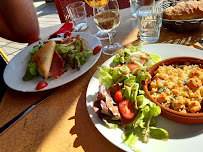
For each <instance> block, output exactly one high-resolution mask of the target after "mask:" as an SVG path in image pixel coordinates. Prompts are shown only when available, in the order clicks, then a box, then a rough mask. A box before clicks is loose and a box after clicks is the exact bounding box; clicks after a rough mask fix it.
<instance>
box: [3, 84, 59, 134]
mask: <svg viewBox="0 0 203 152" xmlns="http://www.w3.org/2000/svg"><path fill="white" fill-rule="evenodd" d="M59 88H61V87H58V88H55V89H53V90H52V91H51V93H49V94H48V95H47V94H46V95H45V96H43V97H42V98H40V99H39V100H38V101H37V102H35V103H34V104H32V105H31V106H30V107H28V108H27V109H25V110H24V111H23V112H21V113H20V114H19V115H17V116H16V117H15V118H13V119H11V120H10V121H9V122H7V123H6V124H5V125H4V126H2V127H1V128H0V135H1V134H3V132H4V131H5V130H6V129H8V128H9V127H10V126H12V125H13V124H14V123H15V122H17V121H18V120H19V119H20V118H22V117H23V116H24V115H26V114H27V113H28V112H30V111H31V110H32V109H33V108H35V107H36V106H38V105H39V104H40V103H42V102H43V101H45V100H46V99H48V98H49V97H50V96H52V95H53V94H54V93H55V92H56V91H57V90H58V89H59Z"/></svg>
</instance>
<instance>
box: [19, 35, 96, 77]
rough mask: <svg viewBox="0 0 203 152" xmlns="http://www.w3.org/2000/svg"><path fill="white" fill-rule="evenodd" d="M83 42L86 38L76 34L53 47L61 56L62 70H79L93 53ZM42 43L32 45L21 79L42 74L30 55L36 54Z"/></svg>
mask: <svg viewBox="0 0 203 152" xmlns="http://www.w3.org/2000/svg"><path fill="white" fill-rule="evenodd" d="M85 42H86V40H84V39H83V38H82V37H81V36H80V35H77V36H75V37H71V38H66V39H64V42H61V43H60V44H56V47H55V49H56V50H57V52H58V54H59V55H60V57H61V58H62V61H63V64H64V68H63V69H64V72H65V71H66V70H67V68H68V67H71V68H72V69H77V70H79V69H80V67H81V65H83V64H84V63H86V62H87V60H88V58H89V57H90V56H91V55H92V54H93V50H90V49H86V47H85ZM56 43H57V42H56ZM86 43H88V42H86ZM44 45H45V43H42V42H39V45H36V46H34V47H33V49H32V50H31V51H30V52H29V54H30V59H29V61H28V63H27V69H26V72H25V75H24V76H23V78H22V79H23V81H29V80H32V79H34V78H35V77H36V76H39V75H42V74H41V72H40V69H39V68H38V66H37V64H36V62H35V61H34V60H33V59H32V57H33V56H34V55H35V54H37V53H38V52H39V51H40V49H41V48H42V47H43V46H44Z"/></svg>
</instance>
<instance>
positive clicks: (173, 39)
mask: <svg viewBox="0 0 203 152" xmlns="http://www.w3.org/2000/svg"><path fill="white" fill-rule="evenodd" d="M199 38H203V28H201V29H199V30H197V31H194V32H190V33H177V32H174V31H171V30H168V29H167V28H164V27H162V28H161V32H160V37H159V41H158V43H171V44H181V45H187V46H193V47H194V48H197V49H202V47H201V46H200V45H198V42H197V41H196V40H197V39H199Z"/></svg>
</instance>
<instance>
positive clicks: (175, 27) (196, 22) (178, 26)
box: [159, 0, 203, 33]
mask: <svg viewBox="0 0 203 152" xmlns="http://www.w3.org/2000/svg"><path fill="white" fill-rule="evenodd" d="M177 2H179V1H166V0H165V1H163V2H162V3H160V4H159V6H160V7H162V9H163V10H164V9H166V8H168V7H170V6H174V5H175V4H176V3H177ZM162 25H163V26H164V27H166V28H167V29H169V30H172V31H176V32H180V33H183V32H184V33H185V32H194V31H196V30H198V29H200V28H201V27H202V26H203V18H201V19H192V20H168V19H162Z"/></svg>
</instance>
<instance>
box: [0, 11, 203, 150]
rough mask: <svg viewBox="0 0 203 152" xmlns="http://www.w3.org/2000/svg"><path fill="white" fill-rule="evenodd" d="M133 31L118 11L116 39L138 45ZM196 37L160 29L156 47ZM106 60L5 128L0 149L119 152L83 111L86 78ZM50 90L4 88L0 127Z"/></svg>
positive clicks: (131, 22) (191, 43)
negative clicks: (119, 19)
mask: <svg viewBox="0 0 203 152" xmlns="http://www.w3.org/2000/svg"><path fill="white" fill-rule="evenodd" d="M88 24H89V28H88V29H86V30H85V31H84V32H88V33H92V34H94V33H96V31H97V28H96V26H95V25H94V22H93V18H92V17H90V18H88ZM60 26H61V25H58V26H54V27H50V28H47V29H42V30H41V37H42V38H44V37H47V36H48V35H50V34H52V33H53V32H55V31H56V30H57V29H58V28H59V27H60ZM137 33H138V29H137V26H136V19H134V18H131V12H130V9H129V8H127V9H123V10H121V24H120V26H119V27H118V28H117V34H116V36H115V39H114V40H115V41H118V42H120V43H122V44H123V45H125V46H126V47H129V46H130V45H134V44H137V43H138V42H140V41H139V39H138V34H137ZM197 38H203V28H202V29H201V30H199V31H197V32H194V33H182V34H180V33H175V32H172V31H169V30H167V29H165V28H163V27H162V29H161V35H160V39H159V43H176V44H182V45H188V46H191V47H195V48H202V47H201V46H200V45H199V43H197V42H196V41H195V40H196V39H197ZM130 42H131V43H130ZM103 43H106V42H105V41H104V42H103ZM128 43H130V44H128ZM126 44H128V45H126ZM163 51H164V50H163ZM109 57H110V56H106V55H104V54H102V55H101V57H100V59H99V60H98V62H97V63H96V64H95V65H94V66H93V67H92V68H91V69H90V70H89V71H88V72H86V73H85V74H83V75H82V76H80V77H79V78H77V79H76V80H74V81H72V82H70V83H68V84H66V85H64V86H63V87H62V88H60V89H59V90H58V91H57V92H56V93H55V94H54V95H53V96H51V97H50V98H48V99H47V100H46V101H45V102H43V103H41V104H40V105H38V106H37V107H36V108H34V109H33V110H32V111H30V112H29V113H28V114H27V115H26V116H24V117H23V118H22V119H20V120H19V121H18V122H17V123H15V124H14V125H13V126H11V127H10V128H9V129H8V130H6V131H5V132H4V133H3V134H2V135H1V136H0V151H2V152H5V151H6V152H9V151H11V152H19V151H23V152H24V151H25V152H30V151H34V152H36V151H37V152H38V151H40V152H49V151H51V152H52V151H53V152H67V151H68V152H69V151H70V152H78V151H87V152H95V151H97V152H108V151H111V152H112V151H113V152H119V151H122V150H120V149H119V148H117V147H116V146H114V145H113V144H111V143H110V142H109V141H108V140H106V139H105V138H104V137H103V136H102V135H101V134H100V133H99V132H98V131H97V129H96V128H95V127H94V124H93V123H92V121H91V119H90V117H89V115H88V111H87V108H86V89H87V86H88V83H89V80H90V79H91V77H92V75H93V74H94V72H95V71H96V69H97V66H100V65H101V64H102V63H103V62H104V61H106V60H107V59H108V58H109ZM49 92H50V90H49V91H44V92H38V93H23V92H17V91H14V90H12V89H8V90H7V92H6V94H5V96H4V98H3V100H2V101H1V103H0V126H3V125H4V124H5V123H7V122H8V121H9V120H11V119H12V118H13V117H15V116H16V115H18V114H19V113H20V112H22V111H23V110H24V109H26V108H27V107H29V106H30V105H31V104H32V103H34V102H35V101H37V99H39V98H40V97H42V96H43V95H45V94H47V93H49Z"/></svg>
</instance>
